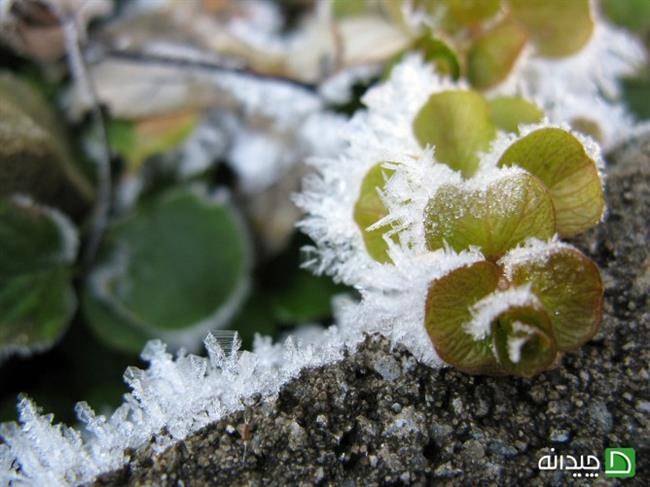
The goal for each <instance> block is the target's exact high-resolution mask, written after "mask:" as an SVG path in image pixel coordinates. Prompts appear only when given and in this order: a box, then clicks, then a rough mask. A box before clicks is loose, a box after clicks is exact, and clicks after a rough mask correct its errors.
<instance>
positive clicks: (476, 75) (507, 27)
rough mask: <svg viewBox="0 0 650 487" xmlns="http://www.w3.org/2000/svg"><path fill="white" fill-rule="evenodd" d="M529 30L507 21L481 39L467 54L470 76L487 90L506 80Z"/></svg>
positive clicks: (474, 84) (484, 34) (485, 33)
mask: <svg viewBox="0 0 650 487" xmlns="http://www.w3.org/2000/svg"><path fill="white" fill-rule="evenodd" d="M527 39H528V36H527V34H526V31H525V30H524V29H522V28H521V27H520V26H519V25H518V24H517V23H515V22H512V21H511V20H505V21H502V22H501V23H499V24H497V25H495V26H494V27H492V28H491V29H490V30H488V31H486V32H484V33H483V34H482V35H481V36H480V37H478V38H477V39H476V40H475V41H474V42H473V43H472V46H471V47H470V49H469V52H468V53H467V76H468V78H469V80H470V82H471V83H472V85H473V86H475V87H476V88H478V89H481V90H484V89H487V88H491V87H493V86H495V85H498V84H499V83H501V82H502V81H503V80H505V79H506V78H507V77H508V75H509V74H510V72H511V71H512V68H513V67H514V65H515V62H516V61H517V59H518V58H519V55H520V54H521V51H522V50H523V48H524V46H525V45H526V41H527Z"/></svg>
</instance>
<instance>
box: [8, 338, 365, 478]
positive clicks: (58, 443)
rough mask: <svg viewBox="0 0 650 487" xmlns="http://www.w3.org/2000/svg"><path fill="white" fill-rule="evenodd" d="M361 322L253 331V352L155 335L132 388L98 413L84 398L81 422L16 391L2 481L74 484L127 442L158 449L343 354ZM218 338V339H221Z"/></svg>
mask: <svg viewBox="0 0 650 487" xmlns="http://www.w3.org/2000/svg"><path fill="white" fill-rule="evenodd" d="M363 337H364V335H363V328H362V327H347V328H346V329H345V330H344V331H342V330H340V329H338V328H337V327H332V328H330V329H328V330H326V331H324V332H321V333H320V334H319V337H318V339H317V340H314V341H313V342H311V343H303V342H302V341H298V342H295V341H294V340H293V339H292V338H288V339H287V340H286V341H285V342H284V343H283V344H273V343H271V340H270V338H263V337H259V336H258V337H257V338H256V340H255V344H254V350H253V351H252V352H248V351H241V350H239V341H238V339H235V340H234V343H233V344H232V346H231V347H230V350H224V348H223V347H222V346H221V344H220V340H219V339H217V338H215V337H214V336H213V335H208V336H207V338H206V339H205V348H206V351H207V355H208V356H207V357H200V356H196V355H191V354H186V353H184V352H183V351H180V352H179V353H178V354H177V355H176V357H174V356H172V355H171V354H170V353H168V352H167V351H166V347H165V345H164V344H163V343H162V342H161V341H160V340H153V341H151V342H149V343H148V344H147V345H146V347H145V349H144V350H143V352H142V358H143V359H144V360H145V361H147V362H148V363H149V367H148V368H147V369H146V370H141V369H138V368H136V367H130V368H128V369H127V370H126V372H125V374H124V380H125V382H126V383H127V384H128V386H129V387H130V389H131V392H130V393H129V394H126V395H125V397H124V402H123V404H122V405H121V406H120V407H119V408H117V410H116V411H115V412H114V413H113V414H112V415H111V416H110V417H104V416H101V415H100V416H98V415H95V413H94V412H93V411H92V409H91V408H90V407H89V406H88V405H87V404H85V403H80V404H78V405H77V408H76V412H77V416H78V418H79V421H80V422H81V423H82V426H83V428H82V429H81V430H77V429H74V428H70V427H67V426H64V425H60V424H53V417H52V416H51V415H43V414H41V412H40V411H39V409H38V408H37V407H36V405H35V404H34V403H33V402H32V401H31V400H30V399H28V398H26V397H21V398H20V401H19V404H18V410H19V424H16V423H5V424H3V425H2V426H1V427H0V437H1V438H2V442H3V443H2V444H0V485H10V484H11V485H48V486H65V485H76V484H79V483H83V482H88V481H91V480H93V479H94V478H95V477H96V476H97V475H99V474H100V473H102V472H107V471H111V470H114V469H117V468H119V467H121V466H122V465H123V463H124V462H125V461H126V460H127V457H126V453H125V450H126V449H127V448H138V447H140V446H143V445H144V444H147V443H149V442H150V443H151V445H152V447H153V449H154V451H155V452H161V451H162V450H163V449H165V448H167V447H168V446H170V445H171V444H173V443H174V442H176V441H179V440H181V439H183V438H185V437H186V436H187V435H188V434H190V433H192V432H194V431H196V430H198V429H199V428H202V427H203V426H206V425H207V424H209V423H211V422H214V421H216V420H218V419H219V418H221V417H223V416H224V415H226V414H228V413H230V412H233V411H237V410H240V409H242V408H243V404H244V403H246V402H247V401H249V400H250V399H251V398H252V397H254V396H257V395H262V396H263V397H266V398H268V397H272V396H274V395H275V394H277V392H278V391H279V389H280V387H281V386H282V385H283V384H284V383H286V382H287V381H288V380H290V379H292V378H294V377H296V376H297V374H298V373H299V372H300V371H301V370H302V369H304V368H305V367H318V366H321V365H324V364H327V363H330V362H332V361H335V360H339V359H341V358H342V357H343V354H344V351H345V349H346V348H348V349H350V350H354V348H355V347H356V346H357V345H358V344H359V343H360V342H361V340H362V339H363ZM221 343H223V341H222V340H221Z"/></svg>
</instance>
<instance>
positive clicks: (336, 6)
mask: <svg viewBox="0 0 650 487" xmlns="http://www.w3.org/2000/svg"><path fill="white" fill-rule="evenodd" d="M367 12H368V4H367V3H366V0H333V1H332V13H333V15H334V18H336V19H340V18H343V17H354V16H357V15H363V14H365V13H367Z"/></svg>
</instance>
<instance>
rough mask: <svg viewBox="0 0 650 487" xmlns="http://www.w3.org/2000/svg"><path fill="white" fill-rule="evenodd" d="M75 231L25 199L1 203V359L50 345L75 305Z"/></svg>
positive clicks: (62, 219) (58, 216) (55, 214)
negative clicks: (73, 272) (73, 275)
mask: <svg viewBox="0 0 650 487" xmlns="http://www.w3.org/2000/svg"><path fill="white" fill-rule="evenodd" d="M76 239H77V236H76V230H75V229H74V227H73V226H72V224H71V223H70V222H69V221H68V220H67V218H66V217H65V216H63V215H62V214H60V213H58V212H55V210H52V209H49V208H45V207H42V206H38V205H36V204H34V203H32V202H31V201H29V200H26V199H22V198H13V199H11V200H2V201H1V202H0V358H2V356H6V355H9V354H12V353H16V352H19V353H26V352H29V351H35V350H42V349H46V348H49V347H51V346H52V345H53V344H54V343H55V342H56V341H57V340H58V339H59V338H60V337H61V335H62V334H63V333H64V331H65V330H66V328H67V326H68V323H69V321H70V319H71V318H72V315H73V313H74V311H75V309H76V299H75V295H74V291H73V289H72V285H71V283H70V280H71V279H70V278H71V273H72V271H71V264H72V263H73V262H74V259H75V257H76V252H77V240H76Z"/></svg>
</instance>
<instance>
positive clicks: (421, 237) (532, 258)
mask: <svg viewBox="0 0 650 487" xmlns="http://www.w3.org/2000/svg"><path fill="white" fill-rule="evenodd" d="M363 101H364V103H365V104H366V105H367V107H368V109H367V111H365V112H362V113H360V114H358V115H357V116H356V117H355V118H354V119H353V120H352V121H351V122H350V129H349V130H348V131H346V133H347V134H349V135H348V137H349V139H348V140H349V146H348V148H347V149H346V150H345V151H344V152H343V153H342V154H341V155H340V156H339V157H338V158H336V159H317V160H315V161H314V164H315V165H316V167H317V168H318V169H319V171H320V174H319V175H315V176H311V177H309V178H308V179H307V180H306V184H305V189H304V191H303V194H301V195H299V196H298V197H297V199H296V200H297V202H298V204H299V205H301V206H302V207H303V208H304V209H305V210H306V212H307V216H306V217H305V219H304V220H303V222H302V227H303V228H304V230H305V231H306V232H307V233H308V234H309V235H310V236H311V237H312V238H313V239H314V240H315V242H316V243H317V246H316V248H314V249H311V255H312V257H313V258H312V259H311V260H309V261H308V262H307V265H308V266H309V267H311V268H312V269H314V270H315V271H316V272H324V273H329V274H331V275H333V276H334V278H335V279H338V280H342V281H344V282H346V283H348V284H350V285H354V286H356V287H357V288H358V289H359V290H360V292H361V294H362V300H361V302H360V303H359V304H357V305H354V304H350V305H348V307H347V310H346V311H345V312H343V313H342V316H343V317H342V319H341V323H340V324H341V326H346V324H348V323H352V322H364V323H372V324H370V325H367V326H369V327H370V328H372V327H373V326H378V327H380V328H381V329H382V330H389V336H390V337H392V338H394V339H395V340H396V341H400V342H402V343H405V344H406V345H407V346H408V347H409V348H410V349H411V350H412V351H413V353H415V354H416V355H417V356H418V357H419V358H420V359H422V360H425V361H427V362H429V363H435V362H439V360H440V358H442V359H443V360H444V361H445V362H448V363H450V364H453V365H455V366H457V367H459V368H461V369H462V370H465V371H468V372H470V373H491V374H500V373H512V374H516V375H524V376H530V375H534V374H536V373H539V372H540V371H542V370H544V369H546V368H548V367H550V366H551V365H552V364H553V363H555V361H556V357H557V354H558V352H564V351H567V350H572V349H574V348H576V347H578V346H579V345H581V344H582V343H584V342H585V341H586V340H588V339H589V338H590V337H591V336H593V334H594V333H595V332H596V331H597V329H598V326H599V322H600V315H601V312H602V293H603V290H602V283H601V280H600V275H599V272H598V269H597V268H596V266H595V264H593V263H592V262H591V261H590V260H589V259H588V258H587V257H585V256H584V255H582V254H581V253H580V252H579V251H578V250H577V249H574V248H573V247H571V246H569V245H567V244H563V243H560V242H559V240H558V235H559V236H574V235H577V234H579V233H581V232H583V231H585V230H586V229H588V228H590V227H592V226H594V225H596V224H597V223H598V222H599V221H600V220H601V218H602V217H603V214H604V211H605V205H604V198H603V190H602V182H601V177H600V173H599V169H601V168H602V166H603V162H602V158H601V155H600V150H599V147H598V145H597V144H596V143H595V142H594V141H593V140H591V139H590V138H588V137H586V136H583V135H581V134H578V133H575V132H573V131H572V130H571V129H569V128H568V126H564V125H554V124H551V123H549V122H548V120H547V119H546V118H544V115H543V112H542V111H541V109H540V108H538V107H536V106H535V104H533V103H531V102H530V101H527V100H525V99H523V98H520V97H503V96H492V97H489V98H484V97H483V96H482V95H481V94H479V93H478V92H476V91H473V90H470V89H468V88H467V86H466V85H464V84H462V83H458V84H455V83H452V82H450V81H448V80H446V79H443V78H441V77H437V76H436V75H434V74H433V71H432V68H431V67H430V66H428V65H425V64H424V63H423V61H422V60H421V58H418V57H409V58H407V59H406V60H405V61H403V62H402V63H400V64H398V65H396V66H395V67H394V69H393V71H392V74H391V77H390V79H389V80H388V81H387V82H386V83H384V84H383V85H381V86H378V87H376V88H374V89H372V90H371V91H369V92H368V93H367V95H366V96H365V97H364V100H363ZM425 330H426V332H425ZM427 333H428V335H429V337H430V339H431V340H430V341H429V340H428V339H427V338H426V334H427ZM431 342H432V343H433V346H434V347H435V349H436V352H437V356H436V354H434V353H433V351H432V350H431ZM438 357H439V358H438Z"/></svg>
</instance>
